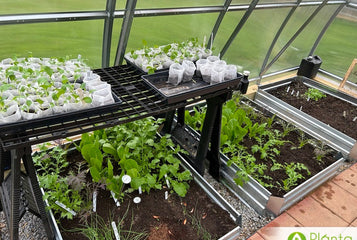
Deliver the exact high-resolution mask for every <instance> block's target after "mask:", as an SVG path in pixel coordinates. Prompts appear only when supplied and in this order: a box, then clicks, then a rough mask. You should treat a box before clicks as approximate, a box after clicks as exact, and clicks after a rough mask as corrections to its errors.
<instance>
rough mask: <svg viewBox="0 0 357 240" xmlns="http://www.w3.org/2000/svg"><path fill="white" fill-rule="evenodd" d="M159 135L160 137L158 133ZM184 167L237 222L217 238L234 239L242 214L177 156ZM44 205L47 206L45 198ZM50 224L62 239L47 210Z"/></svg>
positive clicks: (60, 238)
mask: <svg viewBox="0 0 357 240" xmlns="http://www.w3.org/2000/svg"><path fill="white" fill-rule="evenodd" d="M158 136H159V137H161V136H160V135H159V134H158ZM74 150H75V148H71V149H68V151H74ZM177 157H178V158H179V159H180V161H181V164H182V166H183V167H184V168H186V169H188V170H189V171H190V172H191V174H192V176H193V180H194V181H195V182H196V183H197V184H198V185H199V186H200V187H201V188H202V190H203V191H205V193H206V194H207V195H208V196H209V197H210V198H211V200H212V201H213V202H215V203H216V204H217V205H218V206H220V207H221V208H222V209H224V210H226V211H227V212H228V213H229V214H230V217H231V218H232V219H233V221H234V222H235V223H236V224H237V227H235V228H234V229H232V230H231V231H230V232H228V233H226V234H225V235H224V236H222V237H220V238H219V239H218V240H235V239H237V237H238V236H239V234H240V232H241V226H242V215H241V214H240V213H238V212H237V211H236V209H235V208H233V207H232V205H230V204H229V203H228V202H227V201H226V200H225V199H224V198H223V197H222V196H221V195H220V194H219V193H218V192H217V191H216V190H215V189H214V188H213V187H212V186H211V185H210V184H209V183H208V182H207V181H206V180H205V179H204V178H203V177H202V176H201V175H200V174H199V173H198V172H197V171H196V170H195V169H194V168H193V167H192V166H191V165H190V164H189V163H188V162H187V161H186V160H185V159H184V158H183V157H182V156H181V155H178V156H177ZM41 191H42V195H44V190H43V189H42V188H41ZM45 205H46V206H48V202H47V200H46V201H45ZM47 213H48V216H49V221H50V225H51V227H52V230H53V232H54V235H55V239H56V240H63V238H62V235H61V232H60V230H59V227H58V225H57V222H56V219H55V217H54V215H53V212H52V211H51V210H49V211H48V212H47Z"/></svg>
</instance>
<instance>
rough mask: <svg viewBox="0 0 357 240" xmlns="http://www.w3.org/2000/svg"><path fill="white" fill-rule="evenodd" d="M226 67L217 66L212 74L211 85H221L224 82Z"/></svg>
mask: <svg viewBox="0 0 357 240" xmlns="http://www.w3.org/2000/svg"><path fill="white" fill-rule="evenodd" d="M224 73H225V67H224V66H219V65H218V66H215V67H213V69H212V72H211V84H215V83H220V82H223V80H224Z"/></svg>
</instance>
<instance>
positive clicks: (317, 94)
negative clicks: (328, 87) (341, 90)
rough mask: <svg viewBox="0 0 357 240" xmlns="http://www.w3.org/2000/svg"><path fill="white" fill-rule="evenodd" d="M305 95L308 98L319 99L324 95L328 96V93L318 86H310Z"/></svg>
mask: <svg viewBox="0 0 357 240" xmlns="http://www.w3.org/2000/svg"><path fill="white" fill-rule="evenodd" d="M304 96H305V98H306V99H312V100H314V101H318V100H320V99H322V98H324V97H326V94H324V93H323V92H321V91H320V90H318V89H316V88H309V89H308V90H307V91H306V92H305V93H304Z"/></svg>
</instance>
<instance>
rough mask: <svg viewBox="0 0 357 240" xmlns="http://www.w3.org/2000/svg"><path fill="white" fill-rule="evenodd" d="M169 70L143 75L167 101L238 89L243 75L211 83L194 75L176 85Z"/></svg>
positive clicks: (149, 84)
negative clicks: (169, 81)
mask: <svg viewBox="0 0 357 240" xmlns="http://www.w3.org/2000/svg"><path fill="white" fill-rule="evenodd" d="M168 77H169V71H161V72H157V73H155V74H149V75H143V76H142V78H143V79H144V81H145V83H146V84H147V85H148V86H150V87H151V88H152V89H154V90H155V91H157V92H158V93H159V94H160V95H161V96H162V97H163V98H165V100H166V101H167V103H169V104H170V103H175V102H180V101H184V100H186V99H189V98H194V97H198V96H202V95H205V94H208V93H211V92H215V91H219V90H222V89H232V90H238V88H239V83H240V80H241V79H242V77H243V76H242V75H240V74H237V78H235V79H232V80H227V81H223V82H221V83H216V84H212V85H210V84H209V83H207V82H205V81H203V79H202V77H201V76H198V75H196V74H195V75H194V76H193V78H192V79H193V80H192V81H189V82H184V83H180V84H179V85H177V86H174V85H172V84H170V83H168V82H167V80H168Z"/></svg>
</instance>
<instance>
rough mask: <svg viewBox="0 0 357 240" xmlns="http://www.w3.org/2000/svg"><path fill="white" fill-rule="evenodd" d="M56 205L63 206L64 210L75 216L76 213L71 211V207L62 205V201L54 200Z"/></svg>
mask: <svg viewBox="0 0 357 240" xmlns="http://www.w3.org/2000/svg"><path fill="white" fill-rule="evenodd" d="M55 203H56V204H57V205H58V206H60V207H61V208H63V209H64V210H66V211H67V212H69V213H70V214H72V215H73V216H76V215H77V213H76V212H75V211H73V210H72V209H70V208H68V207H67V206H66V205H64V204H63V203H61V202H59V201H56V202H55Z"/></svg>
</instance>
